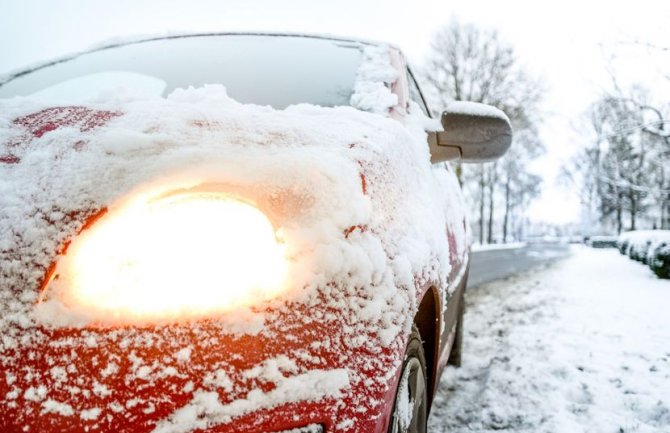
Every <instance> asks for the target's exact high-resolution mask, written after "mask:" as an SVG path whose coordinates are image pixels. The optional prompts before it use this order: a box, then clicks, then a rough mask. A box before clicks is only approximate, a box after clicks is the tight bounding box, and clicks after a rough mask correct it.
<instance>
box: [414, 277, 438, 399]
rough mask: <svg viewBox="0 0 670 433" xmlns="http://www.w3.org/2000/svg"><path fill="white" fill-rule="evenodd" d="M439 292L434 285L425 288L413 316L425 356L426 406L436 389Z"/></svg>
mask: <svg viewBox="0 0 670 433" xmlns="http://www.w3.org/2000/svg"><path fill="white" fill-rule="evenodd" d="M439 301H440V298H439V292H438V290H437V288H436V287H435V286H430V287H428V289H427V290H426V292H425V293H424V295H423V298H422V299H421V302H420V303H419V308H418V310H417V312H416V316H414V324H415V325H416V327H417V328H418V329H419V333H420V334H421V341H422V342H423V352H424V355H425V358H426V370H427V371H426V373H427V376H428V377H427V379H428V408H430V406H431V403H432V401H433V394H434V391H435V389H436V386H435V380H436V375H437V362H438V347H439V338H440V336H439V332H438V331H439V329H440V320H441V319H440V311H439V305H440V303H439Z"/></svg>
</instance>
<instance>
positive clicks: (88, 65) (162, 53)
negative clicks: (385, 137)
mask: <svg viewBox="0 0 670 433" xmlns="http://www.w3.org/2000/svg"><path fill="white" fill-rule="evenodd" d="M363 46H364V45H363V44H361V43H357V42H346V41H339V40H332V39H324V38H313V37H302V36H277V35H240V34H237V35H203V36H188V37H183V36H182V37H172V38H163V39H155V40H149V41H143V42H135V43H129V44H125V45H121V46H116V47H111V48H104V49H100V50H97V51H92V52H88V53H85V54H81V55H78V56H76V57H73V58H70V59H68V60H64V61H60V62H56V63H53V64H51V65H49V66H46V67H43V68H39V69H36V70H34V71H32V72H30V73H28V74H25V75H21V76H18V77H16V78H14V79H11V80H10V81H7V82H6V83H4V84H2V85H0V98H8V97H13V96H31V95H33V96H35V97H40V98H47V99H56V100H58V101H59V102H64V103H67V102H70V103H72V102H78V101H84V100H87V99H90V98H94V97H97V96H100V94H103V95H104V94H105V92H107V93H108V94H109V92H113V94H117V93H118V91H119V89H120V90H122V91H125V92H133V93H134V92H142V93H143V94H144V93H149V94H153V95H156V96H166V95H168V94H169V93H170V92H172V91H173V90H174V89H176V88H186V87H188V86H194V87H198V86H202V85H205V84H222V85H224V86H225V87H226V90H227V92H228V94H229V96H231V97H232V98H234V99H236V100H238V101H240V102H242V103H253V104H259V105H270V106H272V107H274V108H279V109H281V108H285V107H287V106H288V105H293V104H299V103H309V104H315V105H322V106H339V105H349V101H350V99H351V95H352V93H353V87H354V81H355V78H356V73H357V71H358V66H359V64H360V62H361V57H362V55H361V50H362V48H363Z"/></svg>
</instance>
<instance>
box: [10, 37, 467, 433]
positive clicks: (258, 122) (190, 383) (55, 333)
mask: <svg viewBox="0 0 670 433" xmlns="http://www.w3.org/2000/svg"><path fill="white" fill-rule="evenodd" d="M364 57H365V62H364V63H363V64H362V66H361V70H360V71H359V80H360V83H359V85H358V86H356V87H355V93H354V97H353V100H352V105H354V106H355V107H359V108H363V109H366V110H369V111H372V112H363V111H359V110H356V109H355V108H352V107H337V108H324V107H316V106H311V105H298V106H291V107H289V108H287V109H285V110H274V109H272V108H270V107H261V106H254V105H248V104H247V105H243V104H239V103H238V102H236V101H234V100H232V99H231V98H229V97H228V96H227V94H226V90H225V88H223V87H222V86H220V85H209V86H204V87H202V88H189V89H179V90H176V91H174V92H173V93H172V94H170V95H169V96H168V97H167V98H164V99H163V98H158V97H148V96H146V95H143V96H141V97H137V96H132V95H130V94H128V93H124V92H119V93H117V94H109V93H108V94H105V95H99V96H98V97H96V98H94V99H92V100H91V101H90V102H87V103H85V104H82V105H79V106H76V107H57V108H54V107H51V106H49V105H48V104H47V103H45V102H40V101H36V100H33V99H27V98H16V99H13V100H2V101H0V200H1V202H0V209H1V210H2V212H1V213H0V311H1V312H2V314H0V333H1V334H2V337H1V339H0V365H2V366H3V368H9V370H8V371H7V373H6V374H5V378H4V382H0V391H2V390H6V393H0V394H2V395H0V409H1V412H3V413H11V414H13V415H12V417H18V418H12V419H5V420H1V421H2V422H4V423H6V422H14V421H15V422H18V423H25V422H27V420H29V419H30V420H38V421H39V420H40V419H41V418H39V417H40V416H43V415H45V414H60V415H62V416H66V417H70V418H72V419H76V420H80V421H81V422H83V423H84V425H86V428H87V429H89V430H90V431H95V430H99V429H101V428H103V427H104V426H105V425H106V424H104V423H105V422H107V423H109V422H112V421H114V422H116V421H115V420H117V419H122V420H123V421H124V422H126V423H133V425H140V424H141V425H145V426H151V425H154V424H155V420H154V419H153V418H152V417H155V416H156V415H153V414H156V413H162V414H167V418H164V419H165V421H164V422H163V423H161V424H160V425H157V426H156V429H157V431H164V432H168V431H169V432H177V431H178V432H187V431H191V430H193V429H197V428H200V427H204V426H212V425H216V424H220V423H227V422H230V421H231V420H232V419H233V418H234V417H235V416H236V415H242V414H245V413H249V412H251V411H254V410H259V409H264V408H270V407H275V406H278V405H282V404H288V403H291V402H293V401H296V399H307V400H310V401H312V400H313V401H320V400H324V399H325V400H327V401H328V402H329V403H328V406H329V407H331V406H332V407H333V408H338V410H340V409H341V410H343V411H350V412H351V413H354V412H355V411H363V410H364V411H373V410H376V411H378V410H379V407H380V405H381V399H380V398H379V397H380V396H382V395H384V393H385V392H386V390H388V387H389V383H391V382H392V378H393V375H394V372H395V371H397V367H398V366H399V362H400V361H399V359H400V354H401V353H402V351H403V350H404V338H406V336H407V335H408V334H409V331H410V328H411V321H412V317H413V316H414V312H415V311H416V308H417V299H416V290H417V287H418V286H420V285H421V284H423V283H424V282H426V281H435V282H437V283H438V284H440V285H443V286H445V287H446V285H447V284H446V283H447V278H448V276H449V274H450V271H451V265H450V256H449V251H448V249H446V248H444V247H443V246H444V242H445V241H444V238H445V234H446V232H445V228H446V227H450V228H451V230H450V231H451V232H453V233H454V234H456V235H457V236H456V238H455V240H454V241H455V242H454V245H453V247H455V248H456V250H457V255H458V256H459V257H463V256H464V255H465V253H466V248H467V242H468V240H467V238H466V234H465V232H464V227H465V221H464V219H463V214H462V212H463V205H462V202H461V201H459V200H460V193H459V188H458V185H457V183H456V181H455V177H454V176H453V173H450V172H448V171H447V170H446V169H445V168H443V167H440V168H439V169H435V168H434V167H432V166H431V164H430V156H429V153H428V146H427V145H426V134H425V130H424V126H425V124H427V123H429V122H427V120H426V119H425V118H424V117H423V115H421V114H420V112H419V110H414V113H413V114H412V115H410V116H408V118H407V119H406V121H405V122H404V124H402V123H400V122H398V121H397V120H394V119H391V118H390V117H389V116H388V112H389V109H390V104H391V105H392V104H394V103H395V101H396V99H395V98H394V96H393V95H392V94H391V90H390V86H389V84H390V82H388V81H387V80H393V79H394V72H393V70H392V67H391V65H390V59H389V55H388V49H386V50H384V49H380V48H376V47H375V48H369V49H366V50H365V51H364ZM375 80H382V81H381V82H377V83H373V81H375ZM202 185H209V186H210V187H215V188H217V191H223V192H226V193H229V194H231V195H232V196H233V197H244V199H245V201H247V202H250V203H253V204H254V205H256V206H257V207H258V208H259V209H261V210H262V211H263V212H264V213H266V214H267V215H269V216H270V217H271V218H272V220H273V222H274V223H275V224H276V226H278V227H279V229H280V230H281V238H282V240H283V242H284V243H285V246H286V259H287V261H288V263H289V271H288V274H289V276H288V281H290V284H287V287H286V288H285V291H284V292H283V293H282V294H281V295H280V296H278V297H277V298H276V299H272V300H269V301H267V302H259V303H258V305H254V306H253V307H247V308H240V309H238V310H237V311H234V312H226V313H225V314H223V315H221V314H220V315H216V314H214V315H212V316H211V317H208V319H209V321H207V322H203V323H182V324H180V325H179V326H171V325H170V324H152V323H148V324H146V325H147V326H142V327H137V328H135V327H129V326H122V327H117V326H115V325H118V324H124V322H123V318H122V317H121V318H120V317H117V316H115V315H114V314H111V313H109V314H107V313H105V312H104V311H103V312H101V311H89V310H87V309H85V308H80V307H78V306H72V305H69V304H68V303H67V302H66V301H64V300H62V299H60V298H59V297H58V293H55V294H53V296H46V297H45V298H44V299H41V298H40V289H41V287H40V286H41V283H42V281H43V280H44V278H45V276H46V275H47V271H48V270H49V269H50V267H51V265H52V264H53V263H54V262H56V261H57V260H58V253H59V252H60V251H63V248H64V246H65V245H67V243H68V242H69V241H70V240H71V239H72V238H73V237H74V236H76V235H77V233H79V232H80V231H81V230H82V229H83V228H84V226H85V224H86V222H87V221H88V220H90V219H91V218H93V217H96V216H100V215H102V216H101V217H100V218H106V217H108V216H110V217H113V216H114V214H115V212H116V211H117V210H118V209H120V208H121V207H122V206H123V205H124V203H125V202H126V201H127V200H128V198H129V197H144V196H146V197H149V198H151V197H158V196H162V195H163V194H165V193H168V192H170V191H174V190H188V189H190V188H197V187H200V186H202ZM447 198H448V200H447ZM441 203H452V206H453V207H446V206H444V205H441ZM166 236H168V234H166ZM190 253H193V252H190ZM196 253H197V252H196ZM56 269H57V272H68V270H67V268H64V269H60V268H56ZM59 269H60V270H59ZM48 290H49V287H47V291H48ZM40 301H42V302H40ZM443 302H446V300H443ZM36 305H39V306H40V307H39V308H36ZM297 311H309V314H304V315H303V314H300V313H298V314H296V312H297ZM320 327H323V329H322V328H320ZM324 329H328V330H329V331H328V332H333V331H334V330H337V332H338V333H337V335H330V334H329V336H327V337H326V336H325V335H326V334H325V333H324V332H325V331H324ZM298 331H303V332H304V334H303V335H302V337H300V338H315V335H317V336H318V337H319V340H320V341H319V342H318V344H317V345H316V346H312V347H309V348H304V347H300V345H299V344H298V343H300V342H301V341H300V339H299V338H298V337H295V336H294V339H295V340H296V341H293V340H291V339H290V338H289V337H291V336H292V335H291V333H292V332H298ZM249 336H254V338H258V339H259V341H267V342H268V344H269V342H272V343H273V344H280V345H281V346H280V348H281V349H282V350H285V351H286V356H287V359H283V360H282V363H283V364H282V365H283V367H282V366H277V365H276V364H272V360H271V359H268V358H267V355H265V354H264V353H263V352H262V351H257V352H253V353H246V354H245V356H244V357H241V356H240V355H239V354H237V353H234V351H232V350H231V351H230V352H228V351H226V350H225V349H224V347H228V348H230V347H235V346H232V344H234V342H235V341H236V340H235V339H242V338H247V337H249ZM331 337H332V338H331ZM231 342H232V343H231ZM314 344H316V343H314ZM225 345H228V346H225ZM355 351H358V352H356V353H365V354H366V355H365V356H363V355H358V356H351V357H349V358H347V357H346V356H343V354H344V353H353V352H355ZM156 354H160V356H156ZM45 357H48V360H47V359H44V358H45ZM203 359H207V361H203ZM84 360H86V361H84ZM84 362H87V363H88V362H90V363H91V365H94V366H95V368H90V367H89V364H83V363H84ZM45 363H48V365H49V369H50V371H51V372H52V374H48V375H45V374H44V366H45ZM241 363H252V365H247V368H244V369H242V368H240V367H239V365H240V364H241ZM268 363H270V364H268ZM333 364H337V365H338V368H333V367H332V366H333ZM272 365H275V367H276V368H275V367H272ZM19 368H20V370H21V375H19V376H16V375H14V373H12V372H13V371H14V372H16V371H18V369H19ZM375 371H376V372H379V371H385V372H388V373H385V374H383V375H376V376H375V377H374V379H371V378H370V377H371V373H370V372H375ZM242 372H246V373H245V374H242ZM278 372H280V373H278ZM119 383H121V384H123V386H122V387H121V388H118V386H117V385H118V384H119ZM262 387H265V388H264V389H263V390H260V389H258V388H262ZM355 388H357V389H359V391H358V392H357V393H353V391H352V390H353V389H355ZM110 389H111V390H113V392H111V393H110ZM360 389H365V390H366V392H367V393H374V395H375V396H377V398H367V397H365V396H364V394H363V393H362V392H360ZM152 390H153V391H152ZM297 390H300V393H298V391H297ZM140 391H141V392H140ZM166 395H169V396H170V397H169V398H166ZM354 397H355V398H354ZM345 399H348V400H347V401H348V404H347V405H344V404H343V403H342V401H344V400H345ZM179 402H182V403H183V402H185V404H180V403H179ZM338 402H339V403H338ZM344 406H346V407H344ZM124 408H125V409H124ZM135 408H139V409H140V411H139V412H138V411H137V410H135ZM130 409H133V410H130ZM130 413H132V414H133V415H132V416H134V417H137V416H139V417H140V418H139V419H136V418H133V419H130V418H128V419H125V418H124V417H126V416H127V415H128V414H130ZM138 414H139V415H138ZM77 422H79V421H73V424H72V425H73V426H75V425H76V426H78V425H80V424H77ZM142 423H143V424H142ZM2 425H3V424H0V427H2ZM337 429H339V430H342V431H346V430H350V429H351V425H350V423H347V422H343V423H342V424H341V425H339V426H336V430H337Z"/></svg>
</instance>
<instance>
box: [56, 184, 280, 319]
mask: <svg viewBox="0 0 670 433" xmlns="http://www.w3.org/2000/svg"><path fill="white" fill-rule="evenodd" d="M285 272H286V261H285V257H284V251H283V244H282V243H280V242H278V241H277V238H276V235H275V230H274V228H273V226H272V224H271V223H270V221H269V220H268V219H267V217H266V216H265V215H264V214H263V213H262V212H260V211H259V210H258V209H256V208H255V207H253V206H251V205H248V204H246V203H243V202H240V201H237V200H232V199H227V198H226V197H224V196H222V195H220V194H216V193H202V192H197V193H190V192H189V193H184V194H177V195H170V196H166V197H162V198H158V199H154V200H149V201H147V200H136V201H134V202H130V203H128V204H126V205H125V206H123V207H122V208H121V209H119V210H117V211H114V212H111V213H109V214H107V215H105V216H104V217H103V218H101V219H100V220H99V221H97V222H96V223H95V224H93V226H92V227H91V228H90V229H88V230H85V231H84V232H82V234H81V235H80V236H79V237H78V238H77V239H75V241H74V242H73V243H72V244H71V245H70V247H69V249H68V252H67V254H66V255H65V256H64V257H63V258H62V259H61V261H60V262H59V263H58V265H57V270H56V275H57V278H56V279H54V280H53V281H52V282H51V283H50V284H49V287H48V289H47V290H48V292H47V296H49V297H54V298H57V299H58V300H60V301H61V302H62V303H63V304H65V305H66V306H67V307H69V308H72V309H74V310H80V311H82V312H86V313H88V314H89V315H91V316H92V317H99V318H110V317H111V318H119V319H122V320H123V321H127V320H130V321H134V320H135V321H145V320H153V319H158V320H164V319H173V318H182V317H199V316H204V315H209V314H212V313H220V312H225V311H229V310H231V309H234V308H236V307H240V306H246V305H251V304H256V303H258V302H260V301H264V300H268V299H270V298H273V297H275V296H277V295H278V294H279V293H280V292H281V291H282V290H283V287H284V286H285V284H284V279H285Z"/></svg>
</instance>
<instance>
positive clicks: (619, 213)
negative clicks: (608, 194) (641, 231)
mask: <svg viewBox="0 0 670 433" xmlns="http://www.w3.org/2000/svg"><path fill="white" fill-rule="evenodd" d="M622 198H623V197H622V194H621V193H619V194H617V199H618V200H617V204H616V232H617V234H619V235H620V234H621V230H622V229H623V216H622V213H623V209H622V208H621V207H622V206H621V200H622Z"/></svg>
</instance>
